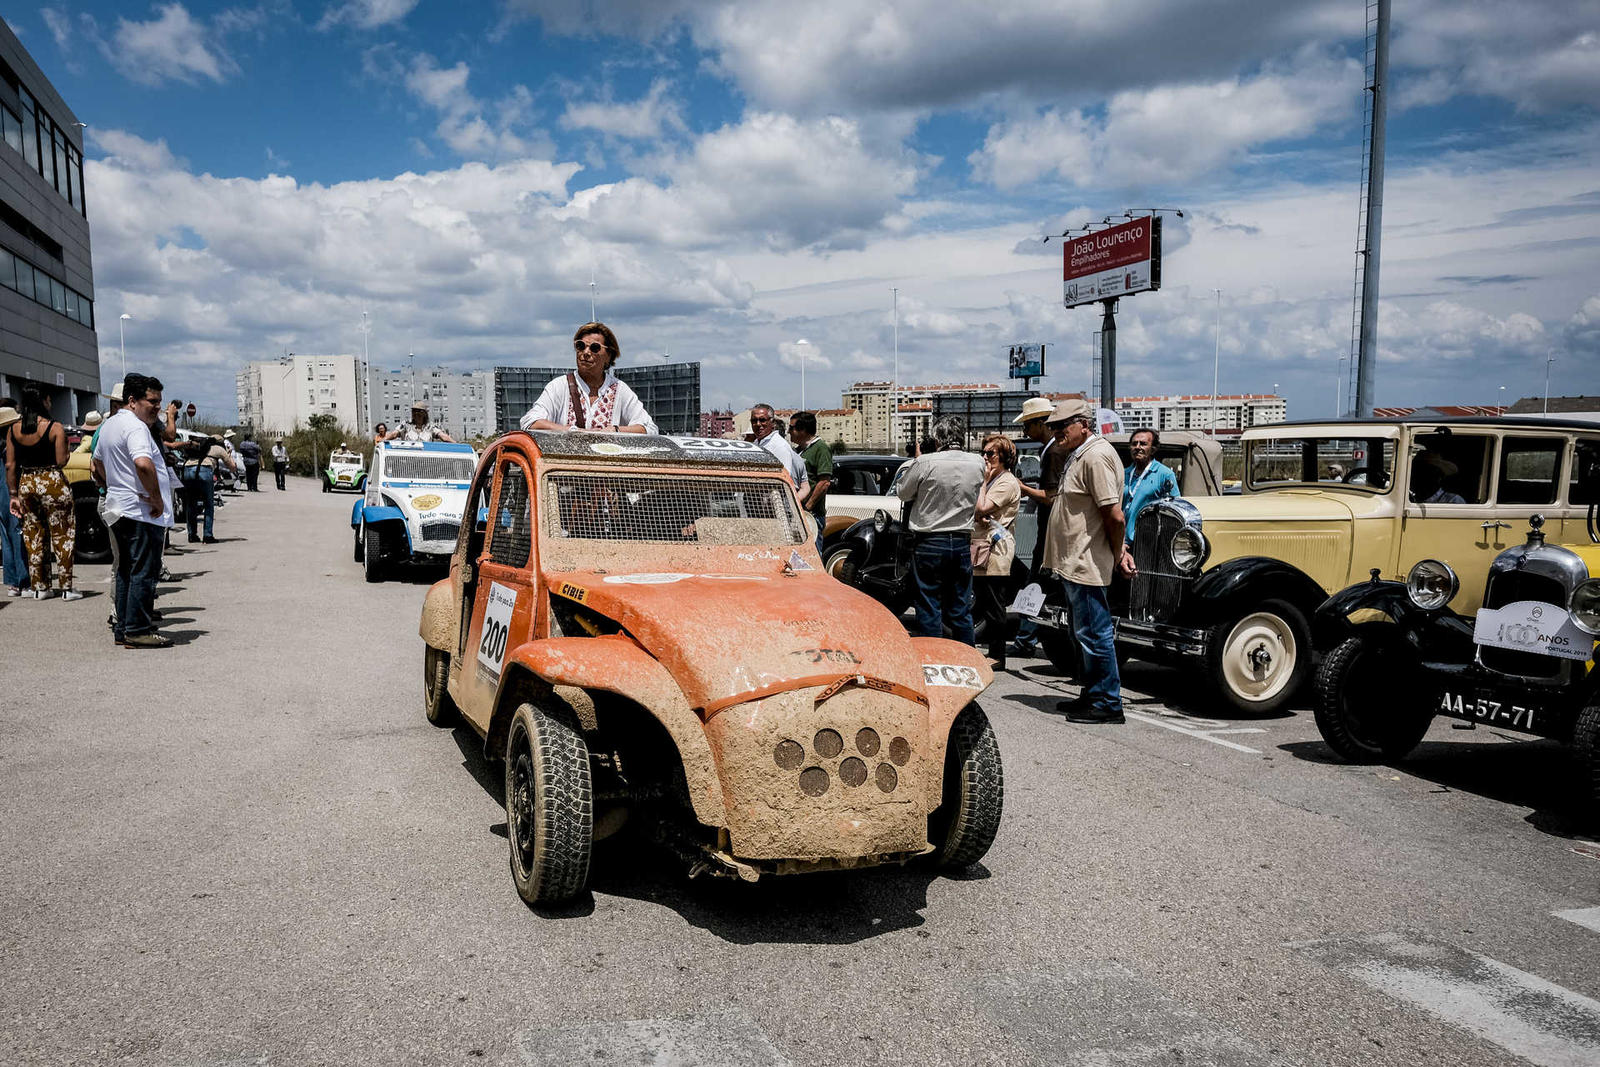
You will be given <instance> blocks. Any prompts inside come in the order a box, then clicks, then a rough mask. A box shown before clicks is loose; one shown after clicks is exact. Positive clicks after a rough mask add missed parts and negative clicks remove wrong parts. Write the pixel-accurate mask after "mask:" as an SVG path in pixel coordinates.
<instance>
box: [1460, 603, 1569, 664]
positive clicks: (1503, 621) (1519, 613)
mask: <svg viewBox="0 0 1600 1067" xmlns="http://www.w3.org/2000/svg"><path fill="white" fill-rule="evenodd" d="M1472 639H1473V640H1474V641H1476V642H1478V644H1480V645H1488V646H1489V647H1491V648H1509V649H1513V650H1515V651H1517V652H1536V653H1539V654H1540V655H1545V656H1559V657H1561V658H1562V659H1575V660H1587V659H1588V658H1589V657H1590V656H1591V655H1593V654H1594V636H1593V635H1591V634H1586V633H1584V632H1583V631H1582V630H1580V629H1578V627H1577V624H1576V623H1574V622H1573V621H1572V616H1571V615H1569V614H1568V613H1567V610H1566V609H1565V608H1563V607H1561V606H1560V605H1558V604H1546V603H1543V602H1542V601H1538V600H1519V601H1517V602H1516V603H1515V604H1507V605H1506V606H1505V607H1503V608H1480V609H1479V611H1478V618H1477V621H1476V622H1474V623H1473V627H1472Z"/></svg>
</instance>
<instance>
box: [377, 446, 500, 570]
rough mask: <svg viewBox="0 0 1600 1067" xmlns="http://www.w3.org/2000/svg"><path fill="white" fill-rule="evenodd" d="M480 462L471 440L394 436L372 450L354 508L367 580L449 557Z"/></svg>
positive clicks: (442, 561)
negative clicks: (363, 487) (456, 441)
mask: <svg viewBox="0 0 1600 1067" xmlns="http://www.w3.org/2000/svg"><path fill="white" fill-rule="evenodd" d="M477 466H478V454H477V453H476V452H474V451H473V450H472V446H471V445H458V444H446V443H444V442H438V441H428V442H422V441H390V442H388V443H386V444H381V445H379V446H378V447H377V448H376V449H375V450H374V451H373V454H372V470H371V472H369V474H368V476H367V488H366V493H365V494H364V495H363V496H362V499H361V500H360V501H359V502H358V503H357V504H356V506H355V509H354V510H353V511H351V513H350V526H351V528H352V529H354V530H355V535H356V537H355V539H356V544H355V558H356V562H357V563H361V564H364V565H365V568H366V578H367V581H369V582H381V581H383V579H384V577H385V576H386V574H387V573H388V572H389V570H390V569H391V568H393V567H394V566H395V565H397V564H400V563H422V564H430V563H431V564H438V565H442V564H445V563H448V562H449V559H450V554H451V553H452V552H454V551H455V549H456V534H457V533H458V532H459V531H460V529H461V512H462V509H463V508H465V507H466V504H467V488H468V486H469V485H470V484H471V482H472V474H473V471H475V470H476V469H477Z"/></svg>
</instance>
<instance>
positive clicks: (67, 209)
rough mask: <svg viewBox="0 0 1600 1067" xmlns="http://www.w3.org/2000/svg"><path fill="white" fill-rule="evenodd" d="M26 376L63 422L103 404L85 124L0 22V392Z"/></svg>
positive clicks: (12, 391)
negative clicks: (46, 392) (86, 180)
mask: <svg viewBox="0 0 1600 1067" xmlns="http://www.w3.org/2000/svg"><path fill="white" fill-rule="evenodd" d="M29 381H34V382H41V383H43V384H44V385H45V386H46V387H47V388H48V389H49V391H50V392H51V394H52V396H53V401H52V404H53V407H54V413H55V416H56V417H57V418H58V419H61V420H64V421H71V422H76V421H77V420H78V419H79V418H81V417H82V416H83V415H84V414H86V413H88V412H89V411H90V410H92V409H94V408H95V407H96V406H98V404H99V393H100V347H99V343H98V340H97V338H96V337H95V306H94V271H93V267H92V266H91V264H90V259H89V209H88V200H87V197H86V196H85V191H84V188H83V126H82V124H81V123H79V122H78V117H77V116H76V115H74V114H73V113H72V109H71V108H69V107H67V104H66V101H64V100H62V99H61V97H60V95H59V94H58V93H57V92H56V90H55V88H54V86H52V85H51V84H50V82H49V80H48V79H47V78H46V77H45V76H44V73H43V72H42V71H41V70H40V69H39V67H38V65H37V64H35V63H34V61H33V57H31V56H30V55H28V52H27V49H25V48H23V47H22V43H21V42H20V41H18V40H17V38H16V35H15V34H13V33H12V32H11V29H10V27H8V26H7V25H6V24H5V21H4V20H0V393H3V394H5V395H10V396H17V393H18V390H19V389H20V388H21V387H22V385H23V384H24V383H26V382H29ZM18 399H20V397H18Z"/></svg>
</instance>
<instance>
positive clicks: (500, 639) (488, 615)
mask: <svg viewBox="0 0 1600 1067" xmlns="http://www.w3.org/2000/svg"><path fill="white" fill-rule="evenodd" d="M516 606H517V591H516V590H515V589H512V588H510V587H509V586H504V585H501V584H500V583H499V582H490V583H489V602H488V603H487V604H485V605H484V608H483V636H482V638H481V639H479V641H478V663H479V664H481V665H482V667H481V669H482V672H483V673H484V674H485V675H487V678H488V680H489V681H490V682H498V681H499V680H500V665H501V664H502V663H504V662H505V658H506V638H507V637H509V636H510V634H511V613H512V611H514V610H515V609H516Z"/></svg>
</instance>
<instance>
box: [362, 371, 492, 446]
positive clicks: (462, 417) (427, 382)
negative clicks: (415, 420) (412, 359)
mask: <svg viewBox="0 0 1600 1067" xmlns="http://www.w3.org/2000/svg"><path fill="white" fill-rule="evenodd" d="M367 396H368V398H369V401H370V403H371V407H372V410H371V414H370V423H371V425H374V426H376V425H377V424H378V423H380V422H381V423H384V424H385V425H387V426H388V427H389V428H390V429H391V430H392V429H394V428H395V427H396V426H397V425H399V424H400V423H402V422H407V421H409V420H410V418H411V405H412V403H413V402H414V401H416V400H423V401H426V402H427V404H428V417H429V419H431V420H432V421H433V423H434V424H435V425H437V426H440V427H443V429H444V430H445V432H447V433H448V434H449V435H450V436H451V437H453V438H455V439H456V440H457V441H466V440H469V439H471V438H473V437H492V436H493V435H494V374H493V373H491V372H489V371H475V372H473V373H471V374H458V373H456V372H454V371H450V370H446V369H445V368H444V367H433V368H430V369H427V370H424V369H422V368H420V367H419V368H417V369H416V371H415V372H414V373H413V372H412V371H410V370H380V369H379V368H377V367H374V368H372V369H371V370H370V371H369V372H368V374H367Z"/></svg>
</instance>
